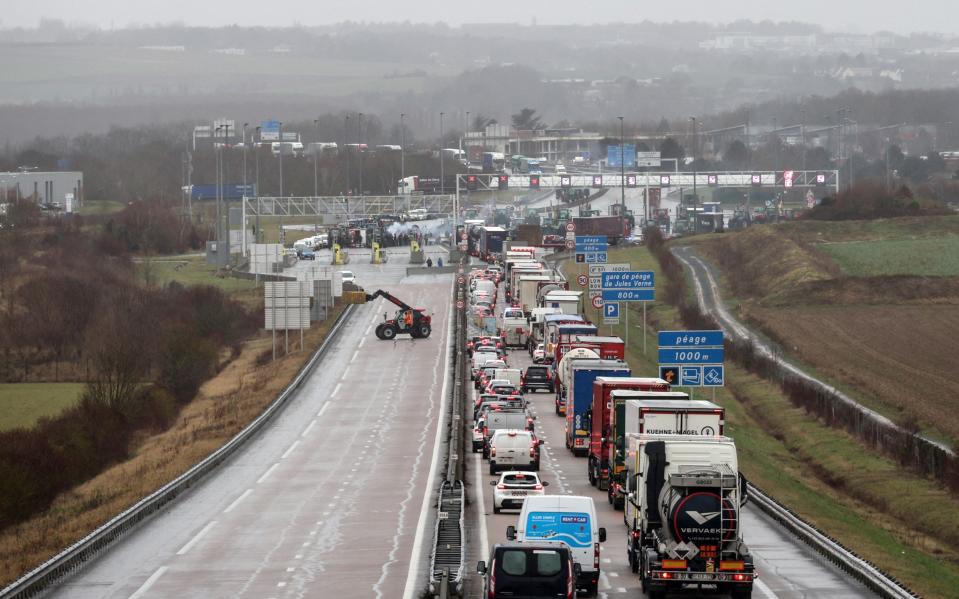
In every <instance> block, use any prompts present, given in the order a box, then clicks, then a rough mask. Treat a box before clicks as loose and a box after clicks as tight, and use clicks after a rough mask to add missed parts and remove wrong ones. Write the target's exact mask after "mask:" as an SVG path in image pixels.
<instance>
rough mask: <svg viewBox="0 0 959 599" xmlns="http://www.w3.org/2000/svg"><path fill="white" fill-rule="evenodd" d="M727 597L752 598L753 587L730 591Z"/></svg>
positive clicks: (736, 598)
mask: <svg viewBox="0 0 959 599" xmlns="http://www.w3.org/2000/svg"><path fill="white" fill-rule="evenodd" d="M729 595H730V597H731V598H732V599H750V598H751V597H752V596H753V587H752V586H750V587H748V588H745V589H737V588H733V589H730V592H729Z"/></svg>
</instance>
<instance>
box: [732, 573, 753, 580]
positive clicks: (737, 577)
mask: <svg viewBox="0 0 959 599" xmlns="http://www.w3.org/2000/svg"><path fill="white" fill-rule="evenodd" d="M748 580H749V574H733V582H747V581H748Z"/></svg>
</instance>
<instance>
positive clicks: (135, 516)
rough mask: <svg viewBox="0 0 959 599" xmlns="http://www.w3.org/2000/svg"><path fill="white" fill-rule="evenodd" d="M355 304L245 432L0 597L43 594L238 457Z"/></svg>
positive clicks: (320, 354) (9, 598) (10, 598)
mask: <svg viewBox="0 0 959 599" xmlns="http://www.w3.org/2000/svg"><path fill="white" fill-rule="evenodd" d="M353 308H354V306H352V305H351V306H347V308H346V310H344V311H343V312H342V313H341V314H340V316H339V317H338V318H337V319H336V322H335V323H334V324H333V327H332V328H331V329H330V333H329V334H328V335H327V337H326V339H324V340H323V343H322V344H321V345H320V348H319V349H318V350H317V351H316V352H315V353H314V354H313V357H312V358H310V361H309V362H307V363H306V364H305V365H304V366H303V368H302V369H300V373H299V374H298V375H297V376H296V378H295V379H293V382H291V383H290V384H289V386H287V388H286V389H285V390H284V391H283V393H281V394H280V396H279V397H277V398H276V400H275V401H274V402H273V403H272V404H270V406H269V407H268V408H267V409H266V410H265V411H264V412H263V413H262V414H260V416H259V417H257V419H256V420H254V421H253V422H251V423H250V424H249V425H247V427H246V428H244V429H243V430H242V431H240V432H239V433H237V434H236V435H235V436H234V437H233V438H232V439H230V440H229V441H228V442H227V443H226V444H225V445H223V447H221V448H219V449H218V450H216V451H214V452H213V453H211V454H210V455H209V456H207V457H206V458H204V459H203V460H202V461H200V462H199V463H197V464H196V465H195V466H193V467H192V468H190V469H189V470H187V471H186V472H184V473H183V474H181V475H180V476H178V477H177V478H175V479H173V480H172V481H170V482H169V483H167V484H166V485H164V486H162V487H160V488H159V489H158V490H156V491H154V492H153V493H152V494H150V495H148V496H147V497H145V498H144V499H141V500H140V501H139V502H137V503H135V504H134V505H133V506H131V507H129V508H127V509H126V510H124V511H123V512H121V513H120V514H119V515H117V516H115V517H114V518H113V519H111V520H110V521H108V522H107V523H105V524H103V525H102V526H100V527H99V528H97V529H96V530H94V531H93V532H91V533H90V534H89V535H87V536H85V537H83V538H82V539H80V540H79V541H77V542H76V543H74V544H73V545H71V546H70V547H68V548H66V549H64V550H63V551H61V552H60V553H58V554H57V555H56V556H54V557H52V558H50V559H49V560H47V561H46V562H44V563H43V564H41V565H40V566H38V567H37V568H35V569H34V570H32V571H30V572H28V573H27V574H25V575H24V576H22V577H21V578H20V579H18V580H16V581H14V582H13V583H12V584H10V586H8V587H7V588H5V589H3V590H2V591H0V599H22V598H26V597H34V596H36V595H38V594H40V593H42V592H44V591H45V590H46V589H47V588H48V587H50V586H51V585H52V584H53V583H55V582H57V581H58V580H60V579H61V578H63V577H65V576H67V575H68V574H70V573H72V572H73V571H74V570H77V569H79V568H80V567H81V566H82V565H83V564H84V563H85V562H87V561H89V560H90V559H92V558H93V557H94V556H96V554H97V553H99V552H100V551H102V550H103V549H105V548H106V547H108V546H109V545H110V544H111V543H113V542H114V541H116V540H117V539H119V538H120V537H121V536H123V535H124V534H125V533H127V532H129V531H130V530H132V529H133V528H134V527H135V526H137V525H138V524H139V523H140V522H142V521H144V520H145V519H146V518H148V517H149V516H151V515H152V514H154V513H156V512H158V511H159V510H160V509H162V508H163V507H165V506H166V505H167V504H169V503H170V502H171V501H173V500H174V499H176V498H177V496H179V495H180V494H182V493H184V492H185V491H187V490H188V489H190V488H191V487H192V486H194V485H195V484H197V483H199V482H200V480H201V479H202V478H203V477H204V476H206V475H207V474H209V473H210V472H212V471H213V470H214V469H216V467H217V466H219V465H220V464H221V463H223V462H224V461H225V460H226V459H227V458H229V457H230V456H231V455H233V454H234V453H236V451H237V450H239V449H240V448H241V447H243V445H244V444H245V443H246V442H247V441H249V440H250V439H251V438H252V437H253V436H254V435H256V434H257V433H258V432H259V431H260V429H262V428H263V426H264V425H265V424H266V423H267V422H269V421H270V419H272V418H273V417H274V416H275V415H276V414H277V413H279V411H280V410H281V409H282V408H283V407H284V406H285V405H286V403H287V402H288V401H289V400H290V398H291V397H292V396H293V394H294V392H296V390H297V389H298V388H299V386H300V385H301V384H302V383H303V380H304V379H305V378H306V376H307V375H308V374H309V373H310V372H311V371H312V370H313V368H314V367H315V366H316V363H317V362H318V361H319V360H320V359H321V358H322V357H323V356H324V355H325V354H326V352H327V350H328V349H329V347H330V345H332V343H333V341H334V340H335V339H336V337H337V335H338V334H339V332H340V330H341V329H342V328H343V326H344V323H346V321H347V320H348V319H349V317H350V316H351V315H352V314H353V311H354V310H353Z"/></svg>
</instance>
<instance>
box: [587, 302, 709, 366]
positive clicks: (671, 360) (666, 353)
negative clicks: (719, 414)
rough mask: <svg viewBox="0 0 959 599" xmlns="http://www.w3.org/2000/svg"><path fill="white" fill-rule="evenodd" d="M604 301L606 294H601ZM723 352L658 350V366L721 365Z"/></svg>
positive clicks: (705, 349)
mask: <svg viewBox="0 0 959 599" xmlns="http://www.w3.org/2000/svg"><path fill="white" fill-rule="evenodd" d="M603 299H604V300H605V299H606V292H605V291H604V292H603ZM724 354H725V352H724V351H723V350H722V349H716V348H705V347H704V348H690V349H676V348H666V349H663V348H659V363H660V364H722V363H723V358H725V355H724Z"/></svg>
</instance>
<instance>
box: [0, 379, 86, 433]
mask: <svg viewBox="0 0 959 599" xmlns="http://www.w3.org/2000/svg"><path fill="white" fill-rule="evenodd" d="M82 391H83V383H6V384H0V431H5V430H10V429H12V428H17V427H24V428H30V427H32V426H33V425H34V424H36V423H37V421H38V420H40V419H41V418H43V417H45V416H56V415H57V414H59V413H60V412H62V411H63V410H65V409H66V408H69V407H70V406H72V405H73V404H75V403H76V402H77V400H78V399H79V398H80V393H81V392H82Z"/></svg>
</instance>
